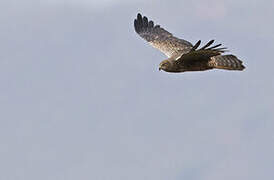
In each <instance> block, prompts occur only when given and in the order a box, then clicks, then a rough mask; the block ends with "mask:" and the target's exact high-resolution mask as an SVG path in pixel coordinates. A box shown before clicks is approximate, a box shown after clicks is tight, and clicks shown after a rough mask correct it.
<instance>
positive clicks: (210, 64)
mask: <svg viewBox="0 0 274 180" xmlns="http://www.w3.org/2000/svg"><path fill="white" fill-rule="evenodd" d="M134 28H135V31H136V33H137V34H139V35H140V36H141V37H142V38H143V39H145V40H146V41H147V42H148V43H149V44H150V45H152V46H153V47H155V48H157V49H159V50H160V51H161V52H163V53H164V54H165V55H166V56H167V57H168V59H166V60H163V61H162V62H161V63H160V64H159V70H164V71H166V72H172V73H179V72H186V71H205V70H210V69H225V70H238V71H242V70H244V68H245V67H244V65H243V64H242V61H241V60H239V59H238V58H237V57H236V56H235V55H232V54H228V55H222V54H223V53H224V52H226V51H227V49H226V48H224V47H221V45H222V44H217V45H213V43H214V40H211V41H209V42H208V43H207V44H205V45H204V46H202V47H200V44H201V40H199V41H198V42H197V43H196V44H195V45H194V46H193V45H192V44H191V43H190V42H188V41H186V40H183V39H179V38H177V37H175V36H173V35H172V34H171V33H170V32H168V31H167V30H165V29H164V28H162V27H161V26H160V25H154V22H153V21H151V20H150V21H149V20H148V18H147V17H146V16H142V15H141V14H140V13H139V14H138V15H137V18H136V19H135V20H134Z"/></svg>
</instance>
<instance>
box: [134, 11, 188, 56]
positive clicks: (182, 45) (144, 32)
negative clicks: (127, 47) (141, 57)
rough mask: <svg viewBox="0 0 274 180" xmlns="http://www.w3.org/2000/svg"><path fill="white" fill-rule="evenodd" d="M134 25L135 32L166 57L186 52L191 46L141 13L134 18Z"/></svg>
mask: <svg viewBox="0 0 274 180" xmlns="http://www.w3.org/2000/svg"><path fill="white" fill-rule="evenodd" d="M134 27H135V31H136V33H138V34H139V35H140V36H141V37H142V38H143V39H145V40H146V41H148V42H149V43H150V44H151V45H152V46H153V47H155V48H157V49H159V50H160V51H161V52H163V53H164V54H165V55H166V56H168V57H171V56H174V55H177V54H178V53H185V52H188V51H189V50H190V49H191V48H192V47H193V45H192V44H191V43H190V42H188V41H186V40H183V39H179V38H176V37H175V36H173V35H172V34H171V33H170V32H168V31H166V30H165V29H163V28H162V27H160V25H154V23H153V21H149V20H148V18H147V17H146V16H142V15H141V14H138V15H137V18H136V19H135V20H134Z"/></svg>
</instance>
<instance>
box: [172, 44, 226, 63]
mask: <svg viewBox="0 0 274 180" xmlns="http://www.w3.org/2000/svg"><path fill="white" fill-rule="evenodd" d="M213 42H214V40H211V41H209V42H208V43H207V44H206V45H205V46H203V47H202V48H200V49H198V47H199V46H200V44H201V41H200V40H199V41H198V42H197V43H196V44H195V45H194V46H193V47H192V48H191V49H190V51H189V52H188V53H185V54H183V55H182V56H180V57H178V58H177V59H176V62H177V63H184V64H185V65H187V64H192V63H197V61H199V62H203V61H209V60H210V58H211V57H213V56H218V55H221V54H222V53H224V52H226V48H224V47H223V48H221V47H220V46H221V45H222V44H217V45H215V46H211V47H210V45H212V44H213Z"/></svg>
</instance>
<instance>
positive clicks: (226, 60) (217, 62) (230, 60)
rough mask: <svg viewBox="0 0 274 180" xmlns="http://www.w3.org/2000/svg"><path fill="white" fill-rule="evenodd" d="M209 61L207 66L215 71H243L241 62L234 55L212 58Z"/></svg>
mask: <svg viewBox="0 0 274 180" xmlns="http://www.w3.org/2000/svg"><path fill="white" fill-rule="evenodd" d="M211 59H212V60H210V61H209V66H211V67H213V68H217V69H226V70H238V71H242V70H244V68H245V67H244V65H243V64H242V63H243V62H242V61H241V60H239V59H238V58H237V57H236V56H234V55H222V56H214V57H212V58H211Z"/></svg>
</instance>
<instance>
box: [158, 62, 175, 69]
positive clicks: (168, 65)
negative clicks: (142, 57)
mask: <svg viewBox="0 0 274 180" xmlns="http://www.w3.org/2000/svg"><path fill="white" fill-rule="evenodd" d="M171 68H172V63H171V62H170V61H169V60H163V61H162V62H161V63H160V64H159V71H161V70H164V71H170V70H171Z"/></svg>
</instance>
